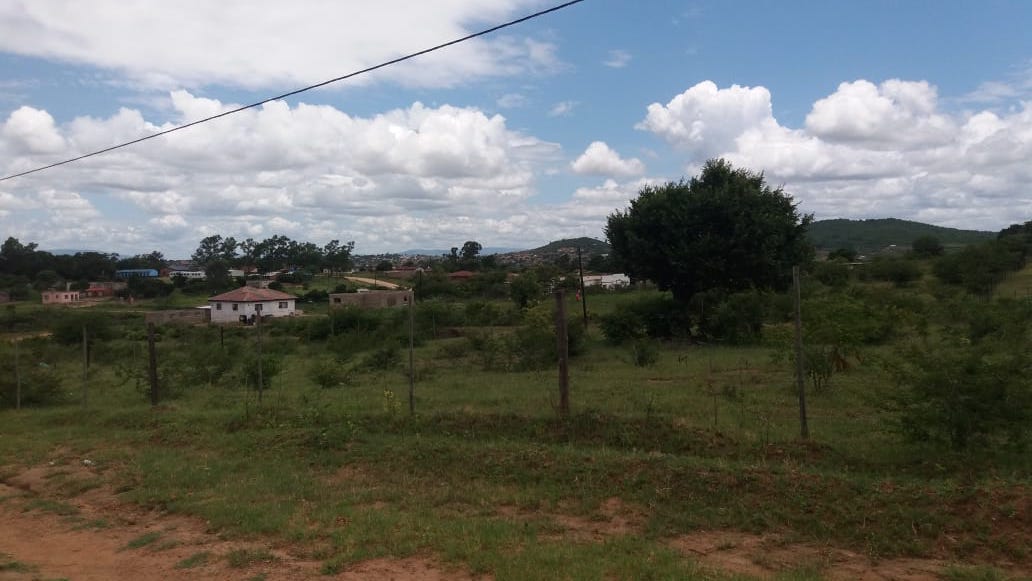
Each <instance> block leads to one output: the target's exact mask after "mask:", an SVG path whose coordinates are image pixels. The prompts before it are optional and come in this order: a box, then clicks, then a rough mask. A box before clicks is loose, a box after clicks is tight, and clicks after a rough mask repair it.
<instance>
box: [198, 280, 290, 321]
mask: <svg viewBox="0 0 1032 581" xmlns="http://www.w3.org/2000/svg"><path fill="white" fill-rule="evenodd" d="M296 302H297V297H296V296H294V295H291V294H287V293H284V292H280V291H277V290H272V289H268V288H254V287H250V286H244V287H240V288H238V289H236V290H231V291H229V292H228V293H222V294H220V295H215V296H213V297H211V298H209V299H208V306H209V307H211V322H212V323H239V322H242V321H252V320H253V319H254V318H256V317H257V314H258V313H259V312H260V313H261V316H263V317H290V316H293V315H294V314H295V312H296V311H295V305H296ZM241 317H243V318H241Z"/></svg>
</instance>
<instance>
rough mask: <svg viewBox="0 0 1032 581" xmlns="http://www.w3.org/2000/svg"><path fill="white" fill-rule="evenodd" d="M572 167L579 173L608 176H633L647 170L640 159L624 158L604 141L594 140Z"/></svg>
mask: <svg viewBox="0 0 1032 581" xmlns="http://www.w3.org/2000/svg"><path fill="white" fill-rule="evenodd" d="M570 167H571V168H572V169H573V171H574V173H578V174H594V175H608V176H632V175H639V174H641V173H643V172H644V171H645V164H643V163H642V162H641V160H640V159H638V158H636V157H635V158H631V159H623V158H621V157H620V154H618V153H617V152H615V151H613V150H612V149H610V148H609V146H608V145H606V143H605V142H604V141H594V142H592V143H591V145H589V146H588V148H587V149H586V150H584V153H582V154H581V156H580V157H578V158H577V159H576V160H574V162H573V163H571V164H570Z"/></svg>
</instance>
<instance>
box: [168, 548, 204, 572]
mask: <svg viewBox="0 0 1032 581" xmlns="http://www.w3.org/2000/svg"><path fill="white" fill-rule="evenodd" d="M209 561H211V552H209V551H200V552H198V553H194V554H192V555H190V556H189V557H187V558H185V559H183V560H182V561H179V562H178V563H176V569H193V568H194V567H200V566H202V565H207V564H208V562H209Z"/></svg>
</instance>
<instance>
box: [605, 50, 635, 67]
mask: <svg viewBox="0 0 1032 581" xmlns="http://www.w3.org/2000/svg"><path fill="white" fill-rule="evenodd" d="M630 62H631V53H629V52H627V51H626V50H619V49H617V50H611V51H609V58H607V59H606V60H605V61H603V62H602V64H604V65H606V66H607V67H612V68H614V69H622V68H624V67H626V66H627V65H628V64H630Z"/></svg>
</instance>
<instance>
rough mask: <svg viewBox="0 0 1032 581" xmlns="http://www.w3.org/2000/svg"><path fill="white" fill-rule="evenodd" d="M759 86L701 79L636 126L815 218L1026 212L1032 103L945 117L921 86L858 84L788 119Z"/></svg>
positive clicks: (696, 164) (960, 219) (1004, 219)
mask: <svg viewBox="0 0 1032 581" xmlns="http://www.w3.org/2000/svg"><path fill="white" fill-rule="evenodd" d="M771 111H772V107H771V100H770V93H769V92H768V91H767V90H766V89H765V88H763V87H752V88H749V87H739V86H737V85H735V86H732V87H730V88H727V89H718V88H717V87H716V85H715V84H713V83H712V82H709V81H706V82H702V83H699V84H698V85H695V86H694V87H691V88H690V89H688V90H687V91H685V92H684V93H682V94H681V95H678V96H677V97H675V98H674V99H673V100H671V101H670V102H669V103H668V104H667V105H660V104H653V105H651V106H649V108H648V111H647V115H646V117H645V119H644V120H643V121H642V122H641V123H639V124H638V128H639V129H645V130H648V131H650V132H652V133H654V134H655V135H657V136H659V137H661V138H663V139H665V140H666V141H668V142H669V143H671V144H672V145H674V146H675V147H676V148H677V149H678V150H680V151H683V152H685V153H687V159H686V162H685V170H686V172H687V173H689V174H694V173H697V172H698V170H699V168H700V165H701V162H702V161H703V160H705V159H706V158H711V157H725V158H727V159H728V160H729V161H731V162H732V163H734V164H736V165H737V166H742V167H747V168H750V169H753V170H758V171H763V172H764V173H765V175H766V177H767V180H768V182H769V183H772V184H774V185H782V184H783V185H784V186H785V188H786V190H787V191H788V192H789V193H791V194H793V195H794V196H795V197H796V198H797V199H798V200H800V201H801V202H802V203H803V207H804V209H805V210H806V211H812V212H815V213H816V214H817V215H818V217H824V218H831V217H884V216H894V217H900V218H911V219H916V220H930V221H933V222H934V223H937V224H944V225H948V226H956V227H964V228H986V229H999V228H1001V227H1002V226H1004V225H1007V224H1010V223H1014V222H1024V221H1026V220H1028V219H1029V216H1028V210H1029V208H1030V207H1032V194H1030V193H1029V190H1028V188H1027V184H1028V183H1029V180H1030V178H1032V167H1030V166H1029V165H1028V163H1027V160H1028V159H1030V156H1032V103H1029V102H1026V103H1023V104H1022V105H1021V107H1020V108H1018V109H1014V110H1011V111H1009V112H1008V113H1006V114H998V113H994V112H990V111H978V112H962V113H945V112H943V111H942V110H940V107H939V98H938V95H937V91H936V89H935V87H934V86H932V85H930V84H928V83H926V82H923V81H921V82H911V81H902V80H895V79H894V80H889V81H885V82H883V83H881V84H878V85H875V84H874V83H871V82H868V81H865V80H858V81H855V82H849V83H842V84H841V85H840V86H839V88H838V90H836V91H835V92H834V93H832V94H831V95H828V96H827V97H825V98H823V99H820V100H818V101H816V102H815V103H814V105H813V107H812V109H811V111H810V112H809V114H808V115H807V117H806V124H805V127H804V128H802V129H792V128H789V127H785V126H782V125H781V124H779V123H778V122H777V120H776V119H775V118H774V116H773V114H772V113H771Z"/></svg>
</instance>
